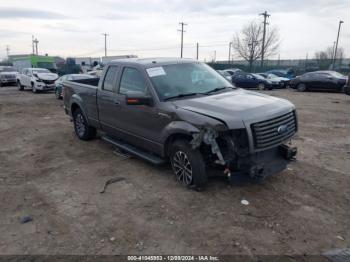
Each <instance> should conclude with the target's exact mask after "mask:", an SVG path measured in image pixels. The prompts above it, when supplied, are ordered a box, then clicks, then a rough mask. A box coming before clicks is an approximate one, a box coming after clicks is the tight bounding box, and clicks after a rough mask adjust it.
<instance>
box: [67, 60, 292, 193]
mask: <svg viewBox="0 0 350 262" xmlns="http://www.w3.org/2000/svg"><path fill="white" fill-rule="evenodd" d="M257 78H258V77H257ZM63 87H64V109H65V111H66V113H67V114H68V115H69V116H70V117H71V118H72V119H73V123H74V130H75V133H76V135H77V137H78V138H80V139H82V140H90V139H92V138H94V137H95V135H96V132H97V130H99V131H100V135H101V138H102V139H103V140H104V141H107V142H109V143H111V144H113V145H115V146H117V147H119V148H121V149H123V150H126V151H128V152H129V153H131V154H133V155H136V156H138V157H141V158H143V159H145V160H147V161H150V162H152V163H154V164H161V163H164V162H166V161H170V163H171V166H172V168H173V171H174V174H175V176H176V178H177V180H178V181H179V182H180V183H182V184H183V185H185V186H187V187H193V188H200V187H202V186H203V185H205V183H206V182H207V170H208V169H209V168H216V169H219V170H221V171H222V172H223V173H224V174H226V175H227V177H228V178H231V177H233V176H237V175H247V176H250V177H251V178H254V179H261V178H263V177H265V176H268V175H272V174H277V173H279V172H281V171H282V170H284V169H285V168H286V165H287V163H288V162H289V161H290V160H291V159H293V158H294V156H295V154H296V148H294V147H291V146H290V145H287V143H286V142H287V141H290V139H291V138H292V137H293V136H294V135H295V134H296V132H297V129H298V125H297V115H296V112H295V106H294V105H293V104H292V103H290V102H289V101H286V100H284V99H279V98H276V97H271V96H268V95H264V94H261V93H255V92H251V91H245V90H243V89H240V88H237V87H235V86H234V85H232V84H231V83H229V81H227V80H226V79H225V78H224V77H222V76H221V75H219V74H218V73H217V72H216V71H215V70H213V69H212V68H211V67H209V66H208V65H206V64H204V63H201V62H198V61H196V60H192V59H164V58H163V59H162V58H159V59H120V60H116V61H112V62H110V63H109V64H107V65H106V66H105V69H104V71H103V74H102V77H101V78H100V79H98V78H91V79H83V80H72V81H64V82H63Z"/></svg>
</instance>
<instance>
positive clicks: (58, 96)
mask: <svg viewBox="0 0 350 262" xmlns="http://www.w3.org/2000/svg"><path fill="white" fill-rule="evenodd" d="M55 97H56V98H57V99H58V100H60V99H62V97H61V95H60V92H58V89H57V88H56V89H55Z"/></svg>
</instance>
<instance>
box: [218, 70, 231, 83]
mask: <svg viewBox="0 0 350 262" xmlns="http://www.w3.org/2000/svg"><path fill="white" fill-rule="evenodd" d="M216 71H217V72H218V73H219V74H220V75H222V76H223V77H225V78H226V79H227V80H228V81H230V83H232V76H231V74H230V73H229V72H226V71H224V70H216Z"/></svg>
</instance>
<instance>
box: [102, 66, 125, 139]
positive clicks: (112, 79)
mask: <svg viewBox="0 0 350 262" xmlns="http://www.w3.org/2000/svg"><path fill="white" fill-rule="evenodd" d="M118 73H119V67H118V66H115V65H111V66H109V67H108V68H107V71H106V73H105V74H104V76H103V79H101V80H102V81H103V82H102V84H101V86H100V87H99V89H98V90H97V107H98V117H99V119H98V120H99V122H100V125H101V128H102V130H103V131H105V132H106V133H108V134H110V135H114V136H118V135H119V134H118V127H117V126H115V123H114V121H115V120H114V119H115V118H116V117H118V115H119V113H120V106H119V102H118V100H117V77H118Z"/></svg>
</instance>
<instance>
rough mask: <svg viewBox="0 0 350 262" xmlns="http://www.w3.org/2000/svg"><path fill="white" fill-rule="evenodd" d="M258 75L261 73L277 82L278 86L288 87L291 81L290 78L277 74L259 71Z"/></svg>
mask: <svg viewBox="0 0 350 262" xmlns="http://www.w3.org/2000/svg"><path fill="white" fill-rule="evenodd" d="M258 75H261V76H262V77H264V78H265V79H268V80H270V81H272V82H277V86H276V88H287V86H289V83H290V79H289V78H286V77H280V76H276V75H275V74H268V73H259V74H258Z"/></svg>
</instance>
